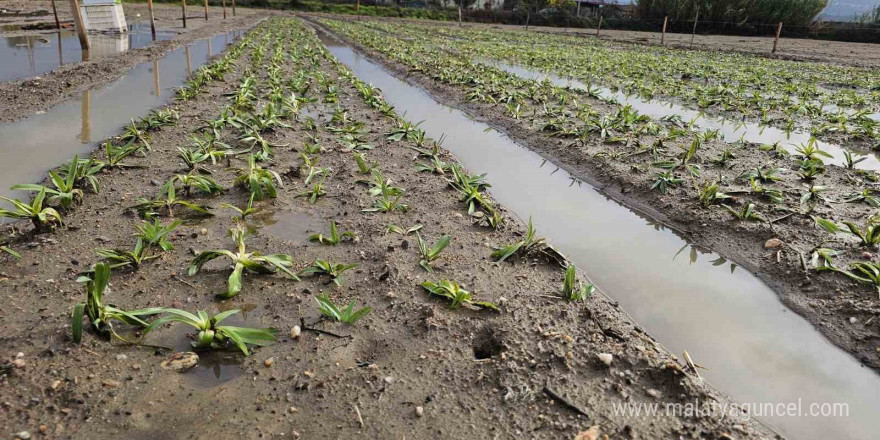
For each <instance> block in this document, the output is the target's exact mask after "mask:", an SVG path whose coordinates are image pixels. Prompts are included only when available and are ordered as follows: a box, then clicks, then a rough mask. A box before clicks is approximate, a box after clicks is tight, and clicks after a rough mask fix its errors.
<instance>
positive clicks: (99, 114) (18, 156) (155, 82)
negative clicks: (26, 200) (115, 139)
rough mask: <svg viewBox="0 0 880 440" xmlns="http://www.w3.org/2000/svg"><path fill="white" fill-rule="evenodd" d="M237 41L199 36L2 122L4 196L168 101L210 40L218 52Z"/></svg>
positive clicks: (0, 183) (205, 54)
mask: <svg viewBox="0 0 880 440" xmlns="http://www.w3.org/2000/svg"><path fill="white" fill-rule="evenodd" d="M236 35H237V34H236ZM234 40H235V37H234V35H233V34H231V33H230V34H221V35H217V36H215V37H213V38H211V39H210V40H208V39H205V40H198V41H196V42H194V43H193V44H191V45H189V46H186V47H182V48H179V49H176V50H174V51H171V52H169V53H168V54H167V55H165V56H164V57H162V58H161V59H159V60H155V61H151V62H147V63H143V64H140V65H138V66H137V67H135V68H133V69H132V70H131V71H129V72H128V73H127V74H126V75H125V76H123V77H122V78H119V79H117V80H116V81H113V82H112V83H109V84H107V85H104V86H100V87H96V88H94V89H91V90H87V91H85V92H83V93H82V94H81V95H80V96H78V97H75V98H72V99H68V100H66V101H64V102H62V103H60V104H58V105H56V106H54V107H52V108H50V109H49V110H48V111H47V112H45V113H42V114H34V115H31V116H28V117H27V118H25V119H21V120H18V121H15V122H12V123H8V124H0V139H2V140H0V195H2V196H6V197H9V196H17V197H23V196H24V194H23V193H15V192H13V191H10V190H9V187H11V186H12V185H15V184H17V183H31V182H38V181H40V180H42V179H43V177H44V176H45V175H46V172H47V170H49V169H51V168H52V167H55V166H59V165H61V164H63V163H64V162H66V161H68V160H70V159H71V158H73V156H74V155H75V154H79V155H81V156H82V155H86V154H88V153H89V152H90V151H92V150H93V149H95V148H96V147H98V146H100V145H99V142H100V141H103V140H104V139H106V138H109V137H111V136H114V135H116V134H118V133H119V132H120V130H121V129H122V127H123V126H125V125H126V124H128V123H129V122H130V120H131V118H134V119H138V118H140V117H143V116H146V115H147V114H148V113H149V111H150V109H151V108H156V107H160V106H162V105H164V104H165V103H166V102H167V101H168V100H169V99H170V98H172V97H173V96H174V88H176V87H179V86H181V85H182V84H183V83H184V81H185V80H186V77H187V75H188V74H189V72H190V71H191V70H192V69H193V68H198V66H200V65H202V64H204V63H205V62H206V61H208V58H209V53H211V52H210V51H209V42H210V47H211V50H213V53H215V54H216V53H217V52H219V51H222V50H223V49H224V48H225V47H226V46H227V45H228V44H230V43H232V42H233V41H234Z"/></svg>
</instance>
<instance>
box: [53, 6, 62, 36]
mask: <svg viewBox="0 0 880 440" xmlns="http://www.w3.org/2000/svg"><path fill="white" fill-rule="evenodd" d="M52 13H53V14H55V29H58V30H61V22H60V21H58V9H56V8H55V0H52Z"/></svg>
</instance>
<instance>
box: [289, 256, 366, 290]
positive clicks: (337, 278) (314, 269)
mask: <svg viewBox="0 0 880 440" xmlns="http://www.w3.org/2000/svg"><path fill="white" fill-rule="evenodd" d="M357 266H358V265H357V264H341V263H339V264H333V263H330V262H328V261H325V260H322V259H320V258H317V259H315V262H314V264H312V265H311V266H309V267H307V268H305V269H303V270H301V271H300V272H299V274H298V275H299V276H312V275H322V274H323V275H328V276H330V281H332V282H333V283H334V284H336V285H337V286H342V281H343V280H342V274H343V273H344V272H345V271H347V270H349V269H354V268H355V267H357Z"/></svg>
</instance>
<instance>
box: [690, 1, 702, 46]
mask: <svg viewBox="0 0 880 440" xmlns="http://www.w3.org/2000/svg"><path fill="white" fill-rule="evenodd" d="M699 20H700V10H699V9H697V16H696V17H694V30H693V32H691V47H694V37H696V36H697V21H699Z"/></svg>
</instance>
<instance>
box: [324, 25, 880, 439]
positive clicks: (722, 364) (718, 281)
mask: <svg viewBox="0 0 880 440" xmlns="http://www.w3.org/2000/svg"><path fill="white" fill-rule="evenodd" d="M319 36H320V37H321V39H322V41H323V42H324V43H325V44H326V45H327V47H328V49H329V50H330V51H331V52H332V53H333V54H334V55H335V56H336V58H337V59H339V60H340V61H342V62H343V63H345V64H346V65H348V66H349V67H350V68H351V69H352V70H353V71H354V72H355V73H356V74H357V76H358V77H359V78H361V79H362V80H364V81H365V82H367V83H371V84H373V85H374V86H376V87H378V88H380V89H381V90H382V92H383V95H384V97H385V99H386V100H387V101H388V102H389V103H391V104H392V105H394V106H395V108H396V109H397V111H398V112H399V113H400V114H405V115H406V118H407V119H409V120H413V121H423V122H422V124H421V128H422V129H424V130H425V131H426V132H427V134H428V135H429V136H431V137H433V138H435V139H436V138H439V137H440V136H441V135H444V136H445V141H444V144H443V145H444V147H445V148H446V149H448V150H450V151H451V152H452V153H454V154H455V155H456V157H457V158H458V159H459V161H461V163H462V164H464V165H465V166H466V167H468V168H469V169H470V170H471V171H472V172H475V173H483V172H487V173H488V176H487V180H488V181H489V182H490V183H491V184H492V188H491V189H490V192H491V193H492V195H493V197H494V198H495V199H496V200H498V202H500V203H501V204H503V205H505V206H506V207H508V208H509V209H510V210H511V211H512V212H514V213H516V214H517V215H518V216H519V217H521V218H529V217H531V218H532V219H533V220H534V223H535V225H536V227H537V229H538V234H539V235H541V236H544V237H547V238H548V239H549V241H550V242H551V243H552V244H554V246H556V247H557V248H559V249H560V250H561V251H562V252H563V253H565V254H566V255H567V256H568V257H569V258H570V259H571V260H572V261H573V262H574V263H575V264H576V265H577V266H578V267H579V268H580V269H581V270H583V271H584V272H585V273H586V274H587V275H588V276H589V277H590V278H591V279H592V281H593V282H594V283H595V284H596V285H597V287H598V288H599V289H600V290H601V291H602V292H604V293H605V294H607V295H608V296H610V297H611V298H613V299H615V300H617V301H619V302H620V303H621V305H622V307H623V309H624V310H626V311H627V312H628V313H629V314H630V315H632V316H633V318H634V320H635V321H636V322H638V323H639V324H640V325H642V326H643V327H644V328H645V329H646V331H647V332H648V333H649V334H651V335H652V336H654V337H655V338H657V339H658V340H659V341H661V342H662V343H663V344H664V345H665V346H666V347H667V348H668V349H669V350H670V351H672V352H674V353H682V352H683V351H684V350H687V351H688V352H689V353H690V355H691V356H692V357H693V358H694V360H695V362H697V363H698V364H701V365H702V366H705V367H706V368H708V369H707V370H706V371H704V372H702V375H703V376H704V377H705V378H706V380H707V381H708V382H709V383H710V384H711V385H712V386H714V387H715V388H716V389H718V390H720V391H722V392H724V393H726V394H728V395H730V396H731V397H732V398H733V399H734V400H736V401H737V402H739V403H740V404H742V405H764V404H773V405H777V404H785V405H789V404H792V405H795V406H794V407H793V408H796V410H795V411H794V413H795V414H798V415H785V414H782V415H780V414H775V415H774V414H769V415H768V411H767V408H766V407H764V406H760V407H759V406H753V407H752V408H753V411H752V413H753V414H754V415H755V416H756V417H757V416H760V418H761V419H762V420H763V421H764V422H766V423H767V424H769V425H770V426H772V427H774V428H775V429H777V430H778V431H779V432H780V433H782V434H783V435H785V436H787V437H789V438H793V439H827V438H847V439H870V438H875V436H876V431H877V429H878V428H880V421H878V420H877V418H876V417H874V410H875V409H876V408H878V407H880V380H878V377H877V375H876V374H875V373H874V372H873V371H871V370H870V369H868V368H865V367H863V366H861V365H860V364H859V363H858V361H856V360H855V359H854V358H853V357H852V356H850V355H849V354H847V353H846V352H844V351H842V350H840V349H838V348H837V347H835V346H833V345H832V344H831V343H830V342H828V341H827V340H826V339H825V338H824V337H823V336H822V335H821V334H819V333H818V332H817V331H816V330H815V329H814V328H813V327H812V326H811V325H810V324H809V323H808V322H807V321H806V320H804V319H803V318H801V317H800V316H798V315H796V314H795V313H793V312H791V311H790V310H788V309H787V308H786V307H785V306H784V305H783V304H782V303H781V302H780V301H779V299H778V298H777V296H776V294H775V293H774V292H773V291H772V290H771V289H770V288H769V287H768V286H767V285H765V284H764V283H763V282H761V281H760V280H759V279H758V278H756V277H755V276H754V275H752V274H751V273H749V272H748V271H746V270H743V269H742V268H740V267H737V265H736V264H735V263H731V262H729V261H726V260H725V259H724V258H723V257H721V256H719V255H717V254H715V253H712V252H705V251H702V250H699V249H697V248H695V247H694V246H692V245H690V244H689V243H687V242H686V241H684V240H683V239H682V238H680V237H679V236H677V235H676V234H674V233H673V232H672V231H670V230H669V229H666V228H665V227H663V226H662V225H660V224H659V223H657V222H656V221H653V220H652V219H650V218H646V217H645V216H642V215H641V214H638V213H636V212H633V211H631V210H629V209H628V208H626V207H624V206H622V205H620V204H618V203H617V202H615V201H613V200H611V199H609V198H608V197H606V196H605V195H603V194H602V193H600V192H599V191H597V190H596V189H595V188H593V187H592V186H590V185H588V184H586V183H583V182H581V181H579V180H577V179H576V178H574V177H572V176H571V175H569V174H568V173H567V172H566V171H564V170H562V169H560V168H558V167H556V166H555V165H553V164H552V163H550V162H548V161H547V160H545V159H544V158H542V157H541V156H540V155H538V154H537V153H535V152H533V151H531V150H528V149H526V148H523V147H521V146H519V145H518V144H516V143H515V142H513V141H512V140H511V139H509V138H508V137H506V136H505V135H503V134H501V133H498V132H496V131H494V130H492V129H491V128H490V127H489V126H487V125H486V124H483V123H480V122H475V121H473V120H471V119H470V118H469V117H468V115H466V114H465V113H463V112H462V111H460V110H458V109H455V108H451V107H449V106H446V105H443V104H441V103H439V102H437V101H436V100H435V99H434V98H432V97H431V96H430V95H429V94H428V93H427V92H426V91H424V90H423V89H421V88H419V87H416V86H413V85H410V84H408V83H406V82H403V81H401V80H399V79H397V78H396V77H394V76H392V75H391V74H390V73H389V72H388V71H386V70H385V69H384V68H382V67H380V65H378V64H376V63H374V62H372V61H370V60H368V59H367V58H365V57H364V56H362V55H361V54H360V53H358V52H356V51H354V50H353V49H352V48H351V47H350V46H348V45H346V44H344V43H342V42H340V41H339V40H336V39H335V38H333V37H330V36H328V35H326V34H323V33H319ZM833 403H844V404H846V406H847V410H848V416H840V417H812V416H809V415H808V414H809V413H810V412H811V411H812V410H814V409H817V410H821V409H822V407H821V406H817V407H813V406H812V405H822V404H833ZM776 409H777V410H778V409H779V408H778V407H777V408H776ZM786 411H788V409H787V408H786Z"/></svg>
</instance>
